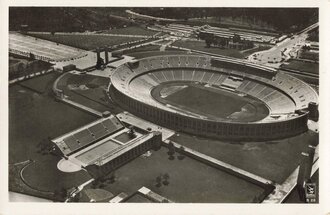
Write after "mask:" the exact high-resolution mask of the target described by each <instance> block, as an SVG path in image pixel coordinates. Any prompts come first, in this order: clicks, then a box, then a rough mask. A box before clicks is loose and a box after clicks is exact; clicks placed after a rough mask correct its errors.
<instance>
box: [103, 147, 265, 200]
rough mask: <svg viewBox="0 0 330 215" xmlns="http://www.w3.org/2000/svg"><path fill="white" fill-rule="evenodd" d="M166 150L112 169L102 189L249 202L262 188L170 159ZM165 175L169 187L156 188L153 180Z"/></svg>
mask: <svg viewBox="0 0 330 215" xmlns="http://www.w3.org/2000/svg"><path fill="white" fill-rule="evenodd" d="M167 151H168V150H167V149H166V148H164V147H162V148H161V149H160V150H159V151H157V152H154V151H152V155H151V156H150V157H147V158H142V157H138V158H136V159H134V160H133V161H131V162H129V163H128V164H126V165H124V166H122V167H121V168H119V169H118V170H116V173H115V174H116V180H115V182H114V183H112V184H106V185H105V187H103V189H106V190H109V191H110V192H111V193H113V194H115V195H118V194H119V193H121V192H125V193H127V194H128V195H130V194H132V193H134V192H135V191H137V190H138V189H140V188H141V187H142V186H145V187H147V188H149V189H151V190H152V191H154V192H156V193H158V194H160V195H162V196H164V197H166V198H169V199H170V200H172V201H175V202H210V203H211V202H228V203H229V202H231V203H233V202H237V203H238V202H252V200H253V198H254V196H256V195H259V194H260V193H261V192H263V189H262V188H260V187H258V186H256V185H253V184H251V183H249V182H247V181H245V180H242V179H240V178H237V177H235V176H232V175H230V174H227V173H225V172H222V171H220V170H218V169H215V168H212V167H209V166H207V165H205V164H203V163H200V162H198V161H196V160H193V159H191V158H189V157H187V156H186V157H184V159H183V160H179V159H178V158H177V155H178V154H175V159H174V160H170V159H169V156H168V154H167ZM165 173H167V174H168V175H169V176H170V178H169V180H168V181H169V185H167V186H165V185H161V186H160V187H159V186H156V177H157V176H159V175H161V174H165Z"/></svg>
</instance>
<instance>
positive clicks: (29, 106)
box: [9, 74, 96, 191]
mask: <svg viewBox="0 0 330 215" xmlns="http://www.w3.org/2000/svg"><path fill="white" fill-rule="evenodd" d="M45 77H48V78H49V80H45ZM45 77H44V78H43V79H38V80H39V81H40V82H47V83H48V86H47V87H46V88H47V89H48V90H46V91H45V92H44V93H37V92H34V91H31V90H29V89H28V88H25V87H22V86H20V85H13V86H11V87H10V88H9V163H11V164H13V163H17V162H21V161H25V160H28V159H32V160H34V161H35V163H34V164H31V165H30V166H28V167H27V168H26V169H25V170H24V172H23V173H24V177H25V178H26V180H27V182H28V183H29V184H30V185H31V186H33V187H37V188H39V189H42V190H49V191H54V190H55V189H58V188H59V187H64V188H69V187H72V186H76V185H78V184H80V183H82V182H83V181H85V180H86V179H88V178H89V175H88V174H87V173H86V172H83V171H80V172H77V173H74V174H67V173H61V172H59V170H57V167H56V165H57V162H58V160H59V158H58V157H55V156H53V155H49V154H42V153H40V152H39V147H38V145H39V144H40V142H42V141H43V140H45V139H47V138H48V137H50V138H55V137H57V136H59V135H62V134H64V133H67V132H69V131H71V130H73V129H76V128H78V127H80V126H82V125H85V124H87V123H90V122H92V121H94V120H96V117H95V116H93V115H90V114H88V113H86V112H83V111H80V110H78V109H75V108H73V107H71V106H68V105H66V104H64V103H61V102H56V101H55V100H54V98H53V96H52V93H51V91H50V90H51V85H50V83H52V81H54V80H55V78H56V77H54V76H53V75H52V74H48V75H45ZM23 83H24V82H23ZM35 84H36V85H38V83H37V82H35ZM39 84H43V83H39ZM10 180H11V179H10Z"/></svg>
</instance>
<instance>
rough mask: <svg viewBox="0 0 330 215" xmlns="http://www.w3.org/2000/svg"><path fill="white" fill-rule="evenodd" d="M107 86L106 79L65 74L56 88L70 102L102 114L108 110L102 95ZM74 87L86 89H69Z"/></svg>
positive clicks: (107, 81) (107, 80)
mask: <svg viewBox="0 0 330 215" xmlns="http://www.w3.org/2000/svg"><path fill="white" fill-rule="evenodd" d="M108 84H109V79H108V78H104V77H99V76H93V75H88V74H86V75H74V74H70V73H67V74H66V75H64V76H62V78H61V80H60V81H59V82H58V88H59V89H62V90H63V91H64V94H65V95H67V96H69V99H70V100H72V101H75V102H77V103H79V104H82V105H84V106H87V107H90V108H93V109H95V110H97V111H100V112H103V111H107V110H109V104H108V103H107V99H106V98H105V95H104V93H103V90H104V89H105V88H106V87H107V86H108ZM74 85H77V86H81V85H85V86H86V87H87V88H88V89H70V86H74Z"/></svg>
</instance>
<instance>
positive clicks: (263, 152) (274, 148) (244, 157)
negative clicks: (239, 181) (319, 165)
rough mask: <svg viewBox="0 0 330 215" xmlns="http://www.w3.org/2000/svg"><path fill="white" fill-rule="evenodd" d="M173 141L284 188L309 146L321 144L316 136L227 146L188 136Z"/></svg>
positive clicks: (173, 138)
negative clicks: (285, 181) (282, 185)
mask: <svg viewBox="0 0 330 215" xmlns="http://www.w3.org/2000/svg"><path fill="white" fill-rule="evenodd" d="M170 139H171V140H173V141H174V142H177V143H179V144H182V145H184V146H186V147H189V148H192V149H194V150H197V151H199V152H201V153H203V154H206V155H208V156H211V157H214V158H216V159H218V160H221V161H224V162H226V163H229V164H231V165H234V166H236V167H238V168H241V169H243V170H246V171H249V172H251V173H253V174H256V175H259V176H261V177H263V178H266V179H269V180H273V181H275V182H277V183H280V184H281V183H283V182H284V180H285V179H286V178H287V177H288V176H289V175H290V174H291V173H292V171H293V170H294V169H295V168H297V166H298V165H299V162H300V154H301V152H304V151H306V150H307V147H308V145H317V144H318V142H317V134H315V133H313V132H306V133H304V134H301V135H298V136H295V137H291V138H287V139H283V140H276V141H267V142H227V141H220V140H212V139H207V138H203V137H198V136H192V135H188V134H180V135H178V136H173V137H171V138H170Z"/></svg>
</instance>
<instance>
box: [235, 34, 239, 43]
mask: <svg viewBox="0 0 330 215" xmlns="http://www.w3.org/2000/svg"><path fill="white" fill-rule="evenodd" d="M240 41H241V37H240V36H239V35H238V34H234V36H233V42H234V43H239V42H240Z"/></svg>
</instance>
